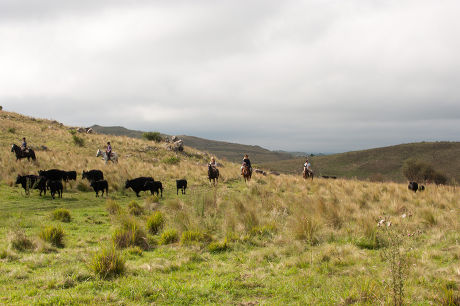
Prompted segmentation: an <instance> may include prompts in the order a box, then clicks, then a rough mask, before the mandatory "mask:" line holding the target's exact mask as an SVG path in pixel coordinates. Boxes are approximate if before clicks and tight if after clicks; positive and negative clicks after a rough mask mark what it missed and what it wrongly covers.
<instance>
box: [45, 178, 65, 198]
mask: <svg viewBox="0 0 460 306" xmlns="http://www.w3.org/2000/svg"><path fill="white" fill-rule="evenodd" d="M46 185H47V187H48V188H49V189H50V192H51V197H52V198H53V199H54V195H55V194H56V192H57V193H58V197H59V198H62V190H63V189H64V187H63V186H62V182H61V181H59V180H49V181H48V182H47V183H46Z"/></svg>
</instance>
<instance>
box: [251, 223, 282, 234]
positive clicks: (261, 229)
mask: <svg viewBox="0 0 460 306" xmlns="http://www.w3.org/2000/svg"><path fill="white" fill-rule="evenodd" d="M275 230H276V229H275V227H274V226H273V225H259V226H255V227H253V228H252V229H251V232H250V234H251V236H259V237H269V236H272V235H273V233H274V232H275Z"/></svg>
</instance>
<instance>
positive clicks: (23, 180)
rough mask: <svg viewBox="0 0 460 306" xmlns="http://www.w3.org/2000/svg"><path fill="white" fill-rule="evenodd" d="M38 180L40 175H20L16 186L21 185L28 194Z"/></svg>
mask: <svg viewBox="0 0 460 306" xmlns="http://www.w3.org/2000/svg"><path fill="white" fill-rule="evenodd" d="M38 179H39V176H38V175H32V174H29V175H18V177H17V178H16V185H17V184H21V186H22V188H24V191H25V192H26V193H27V192H28V191H29V190H30V189H31V188H33V186H34V185H35V183H36V182H37V181H38Z"/></svg>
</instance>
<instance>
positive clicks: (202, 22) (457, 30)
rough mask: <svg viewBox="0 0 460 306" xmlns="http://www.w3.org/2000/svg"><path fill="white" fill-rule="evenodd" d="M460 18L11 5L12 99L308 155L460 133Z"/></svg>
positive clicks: (310, 8)
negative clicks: (307, 153)
mask: <svg viewBox="0 0 460 306" xmlns="http://www.w3.org/2000/svg"><path fill="white" fill-rule="evenodd" d="M458 12H460V1H458V0H443V1H439V0H433V1H426V0H413V1H412V0H394V1H392V0H347V1H342V0H336V1H332V0H315V1H307V0H306V1H295V0H294V1H289V0H287V1H279V0H274V1H269V0H260V1H257V0H254V1H238V0H229V1H225V0H222V1H200V0H194V1H186V0H184V1H174V0H171V1H151V0H145V1H144V0H137V1H126V0H119V1H116V0H98V1H94V0H75V1H74V0H66V1H62V0H40V1H36V0H29V1H25V0H1V1H0V105H2V106H3V107H4V109H5V110H9V111H16V112H20V113H24V114H28V115H33V116H36V117H41V118H49V119H56V120H58V121H60V122H63V123H65V124H68V125H78V126H87V125H92V124H100V125H122V126H125V127H127V128H131V129H140V130H149V131H160V132H163V133H168V134H187V135H194V136H200V137H204V138H210V139H216V140H225V141H232V142H239V143H245V144H258V145H262V146H264V147H267V148H270V149H283V150H293V151H294V150H296V151H305V152H343V151H349V150H356V149H364V148H371V147H380V146H386V145H393V144H399V143H407V142H415V141H433V140H450V141H460V133H459V131H460V18H458Z"/></svg>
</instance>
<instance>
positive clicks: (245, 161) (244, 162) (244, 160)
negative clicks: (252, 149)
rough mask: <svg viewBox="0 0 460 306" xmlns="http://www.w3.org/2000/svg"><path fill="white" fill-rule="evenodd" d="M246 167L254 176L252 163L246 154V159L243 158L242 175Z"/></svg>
mask: <svg viewBox="0 0 460 306" xmlns="http://www.w3.org/2000/svg"><path fill="white" fill-rule="evenodd" d="M244 166H247V167H248V168H249V171H250V173H251V174H252V166H251V161H250V160H249V156H248V155H247V154H244V157H243V164H242V165H241V174H243V167H244Z"/></svg>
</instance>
